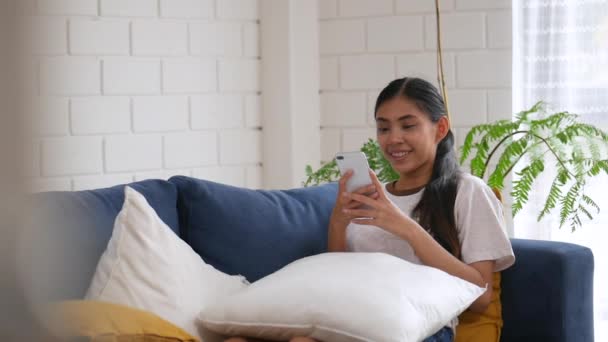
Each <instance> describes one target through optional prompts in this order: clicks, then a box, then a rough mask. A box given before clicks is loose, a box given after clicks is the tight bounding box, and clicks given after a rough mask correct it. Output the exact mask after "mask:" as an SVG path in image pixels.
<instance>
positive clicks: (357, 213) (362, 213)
mask: <svg viewBox="0 0 608 342" xmlns="http://www.w3.org/2000/svg"><path fill="white" fill-rule="evenodd" d="M342 211H343V212H344V213H345V214H346V215H348V216H350V217H351V218H353V219H357V218H362V217H367V218H374V215H375V214H376V210H372V209H343V210H342Z"/></svg>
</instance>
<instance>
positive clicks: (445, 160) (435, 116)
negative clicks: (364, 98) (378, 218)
mask: <svg viewBox="0 0 608 342" xmlns="http://www.w3.org/2000/svg"><path fill="white" fill-rule="evenodd" d="M397 96H402V97H404V98H406V99H408V100H410V101H413V102H414V103H415V104H416V105H417V106H418V108H419V109H420V110H421V111H422V112H424V113H426V114H427V115H428V117H429V119H431V121H432V122H437V121H439V119H440V118H441V117H442V116H445V115H446V110H445V105H444V102H443V98H442V97H441V95H440V94H439V92H438V91H437V88H435V87H434V86H433V85H432V84H431V83H429V82H427V81H425V80H423V79H420V78H415V77H405V78H400V79H397V80H394V81H392V82H391V83H389V85H388V86H386V88H384V89H383V90H382V91H381V92H380V95H378V99H377V100H376V107H375V109H374V116H375V115H376V114H375V113H377V112H378V108H379V107H380V106H381V105H382V104H383V103H384V102H386V101H388V100H391V99H393V98H395V97H397ZM460 172H461V171H460V167H459V165H458V161H457V158H456V153H455V152H454V134H453V133H452V131H451V130H449V131H448V133H447V135H446V136H445V137H444V138H443V139H442V140H441V141H440V142H439V144H438V145H437V152H436V155H435V162H434V163H433V174H432V176H431V180H430V181H429V183H428V184H427V185H426V186H425V190H424V193H423V195H422V198H421V199H420V202H418V204H417V205H416V207H415V208H414V212H413V215H414V217H415V218H416V220H417V221H418V223H419V224H420V225H421V226H422V227H423V228H425V229H427V230H428V231H429V232H430V233H431V235H432V236H433V238H434V239H435V240H436V241H437V242H438V243H439V244H440V245H441V246H443V248H445V249H446V250H447V251H448V252H450V253H451V254H452V255H454V256H455V257H457V258H459V259H460V256H461V255H460V250H461V246H460V240H459V239H458V231H457V230H456V220H455V218H454V203H455V201H456V193H457V191H458V181H459V180H460Z"/></svg>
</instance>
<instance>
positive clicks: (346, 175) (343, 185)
mask: <svg viewBox="0 0 608 342" xmlns="http://www.w3.org/2000/svg"><path fill="white" fill-rule="evenodd" d="M352 175H353V170H348V171H346V172H345V173H344V175H342V177H340V180H339V181H338V191H339V193H342V192H344V191H346V182H347V181H348V180H349V179H350V177H351V176H352Z"/></svg>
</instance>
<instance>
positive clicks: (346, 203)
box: [327, 171, 378, 252]
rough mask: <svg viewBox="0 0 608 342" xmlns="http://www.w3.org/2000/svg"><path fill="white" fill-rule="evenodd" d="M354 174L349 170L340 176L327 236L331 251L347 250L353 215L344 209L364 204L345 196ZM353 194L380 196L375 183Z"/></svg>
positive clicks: (372, 197) (368, 196)
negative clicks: (348, 227)
mask: <svg viewBox="0 0 608 342" xmlns="http://www.w3.org/2000/svg"><path fill="white" fill-rule="evenodd" d="M352 175H353V172H352V171H348V172H346V173H345V174H344V176H342V177H340V181H339V183H338V198H337V199H336V204H335V205H334V209H333V211H332V213H331V217H330V219H329V231H328V238H327V250H328V251H330V252H345V251H346V249H347V247H346V227H347V226H348V224H349V223H350V221H351V220H352V216H350V215H348V214H347V213H345V212H344V210H347V209H348V210H350V209H357V208H360V207H361V206H362V204H361V202H358V201H355V200H353V199H350V198H348V197H347V196H344V194H346V193H347V192H346V182H347V181H348V180H349V179H350V177H351V176H352ZM352 194H353V195H357V196H361V197H364V198H368V199H370V200H373V199H376V198H378V194H377V193H376V186H375V185H374V184H371V185H368V186H364V187H362V188H359V189H357V190H355V191H354V192H353V193H352Z"/></svg>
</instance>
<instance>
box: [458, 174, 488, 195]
mask: <svg viewBox="0 0 608 342" xmlns="http://www.w3.org/2000/svg"><path fill="white" fill-rule="evenodd" d="M464 190H468V191H475V190H478V191H479V190H482V191H491V189H490V187H489V186H488V185H487V184H486V182H484V180H483V179H481V178H479V177H477V176H473V175H472V174H470V173H469V172H465V171H463V172H461V173H460V180H459V181H458V192H460V191H464Z"/></svg>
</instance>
